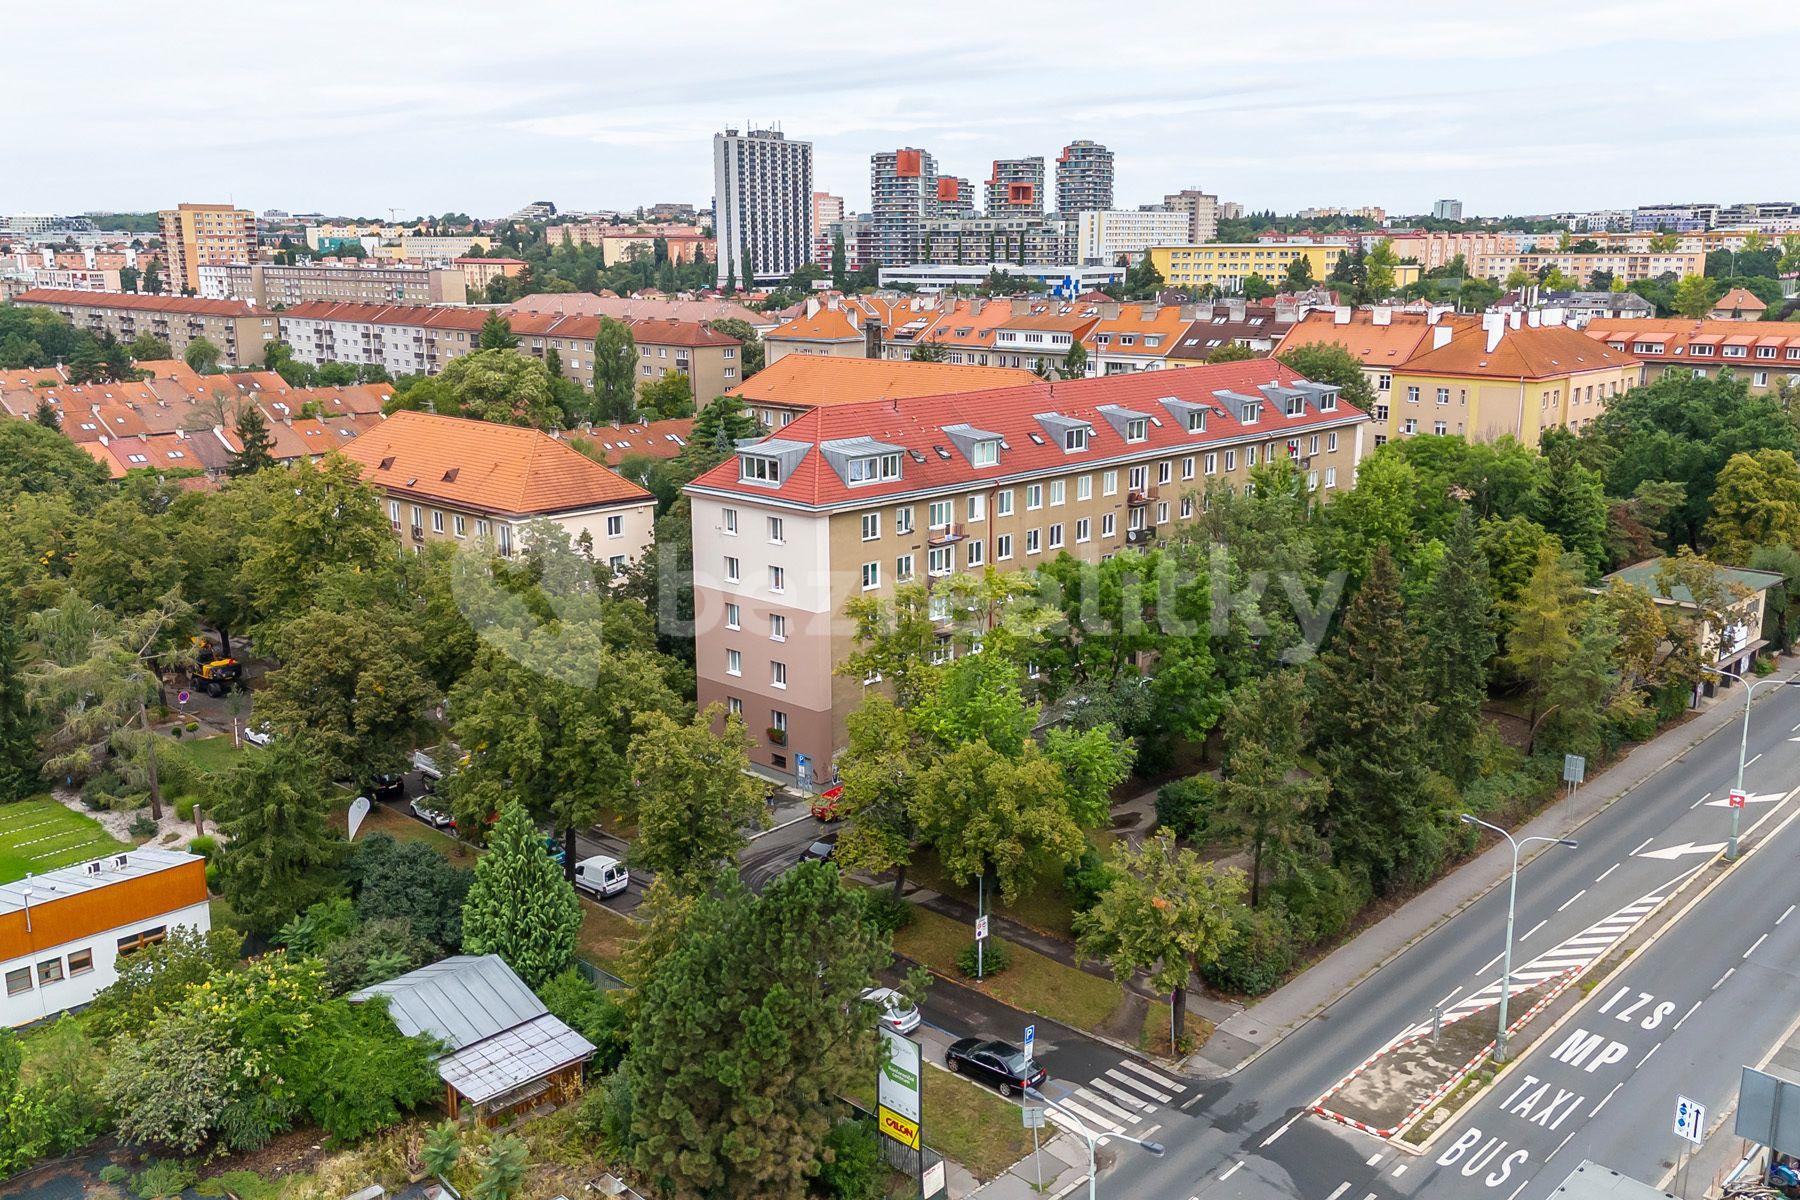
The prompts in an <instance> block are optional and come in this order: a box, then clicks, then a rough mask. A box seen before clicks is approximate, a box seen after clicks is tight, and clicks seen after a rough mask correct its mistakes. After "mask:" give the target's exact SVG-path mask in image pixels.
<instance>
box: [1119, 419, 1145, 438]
mask: <svg viewBox="0 0 1800 1200" xmlns="http://www.w3.org/2000/svg"><path fill="white" fill-rule="evenodd" d="M1149 436H1150V419H1149V418H1148V417H1132V418H1130V419H1129V420H1127V421H1126V422H1125V440H1126V441H1128V442H1141V441H1144V440H1146V439H1147V438H1149Z"/></svg>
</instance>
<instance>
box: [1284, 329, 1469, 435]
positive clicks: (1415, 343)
mask: <svg viewBox="0 0 1800 1200" xmlns="http://www.w3.org/2000/svg"><path fill="white" fill-rule="evenodd" d="M1440 324H1447V325H1449V326H1451V327H1452V328H1463V327H1473V326H1476V325H1478V324H1479V322H1477V321H1476V319H1475V318H1474V317H1458V316H1453V315H1451V313H1450V310H1449V309H1445V308H1434V309H1430V310H1428V311H1425V312H1418V311H1406V310H1402V309H1395V308H1391V307H1389V306H1386V305H1377V306H1376V307H1374V308H1355V309H1353V308H1350V307H1348V306H1343V307H1338V308H1327V309H1314V310H1313V311H1312V312H1309V313H1307V314H1305V315H1304V316H1302V317H1300V318H1299V320H1297V321H1295V322H1294V323H1293V324H1292V325H1291V326H1289V327H1288V328H1287V330H1286V331H1285V332H1284V333H1283V334H1282V335H1281V340H1280V341H1279V342H1278V343H1276V345H1275V348H1274V353H1275V354H1277V355H1281V354H1287V353H1289V352H1291V351H1294V350H1299V349H1303V348H1304V347H1307V346H1316V345H1335V346H1341V347H1343V349H1344V350H1346V351H1348V352H1349V354H1350V355H1351V357H1353V358H1355V359H1356V361H1357V362H1358V363H1360V364H1361V365H1362V371H1363V377H1364V378H1365V379H1367V380H1368V381H1369V388H1370V390H1371V391H1373V392H1374V393H1375V404H1374V408H1373V410H1372V411H1371V412H1370V414H1369V415H1370V416H1371V417H1372V418H1374V422H1375V424H1374V427H1373V428H1372V429H1371V431H1370V435H1371V436H1372V437H1373V438H1375V439H1376V442H1375V444H1376V445H1381V444H1382V443H1383V442H1386V441H1387V422H1388V413H1389V411H1390V408H1391V406H1392V402H1393V392H1394V375H1395V373H1396V372H1397V371H1399V370H1400V368H1401V367H1403V366H1405V365H1406V364H1407V363H1408V362H1409V361H1411V359H1412V357H1413V356H1414V355H1415V354H1417V353H1418V352H1419V349H1420V347H1428V346H1430V345H1431V342H1432V339H1433V336H1434V334H1433V332H1432V331H1433V330H1434V329H1435V328H1436V327H1437V326H1439V325H1440Z"/></svg>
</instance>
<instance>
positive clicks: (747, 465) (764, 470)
mask: <svg viewBox="0 0 1800 1200" xmlns="http://www.w3.org/2000/svg"><path fill="white" fill-rule="evenodd" d="M738 479H739V480H740V481H742V482H744V483H780V482H781V460H780V459H776V458H763V457H761V456H759V455H754V454H742V455H739V456H738Z"/></svg>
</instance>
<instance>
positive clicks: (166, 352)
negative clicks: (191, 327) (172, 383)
mask: <svg viewBox="0 0 1800 1200" xmlns="http://www.w3.org/2000/svg"><path fill="white" fill-rule="evenodd" d="M126 290H127V291H129V290H130V289H129V288H127V289H126ZM125 349H126V350H128V351H129V352H130V353H131V357H132V358H134V359H136V360H137V361H139V362H159V361H162V360H164V359H170V358H174V357H175V351H174V350H172V349H170V347H169V339H168V338H165V337H158V336H157V335H156V334H154V333H140V334H138V335H137V336H136V337H134V338H132V339H131V340H130V341H129V342H126V343H125Z"/></svg>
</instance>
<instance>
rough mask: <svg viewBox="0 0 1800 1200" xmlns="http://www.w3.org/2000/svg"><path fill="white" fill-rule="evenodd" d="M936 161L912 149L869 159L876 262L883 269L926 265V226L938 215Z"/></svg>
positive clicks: (887, 151)
mask: <svg viewBox="0 0 1800 1200" xmlns="http://www.w3.org/2000/svg"><path fill="white" fill-rule="evenodd" d="M937 179H938V169H937V159H935V158H933V157H932V156H931V154H930V152H929V151H926V150H919V149H915V148H913V147H910V146H904V147H901V148H900V149H898V150H883V151H881V152H880V153H879V154H873V155H870V156H869V211H870V215H871V217H872V218H873V220H874V224H875V259H876V261H877V262H879V263H881V265H882V266H884V267H894V266H904V265H907V264H911V263H917V262H924V261H926V260H927V258H928V256H927V255H926V253H925V223H926V222H927V221H929V220H931V219H932V218H933V217H935V216H937V215H938V206H937V205H938V199H937Z"/></svg>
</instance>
